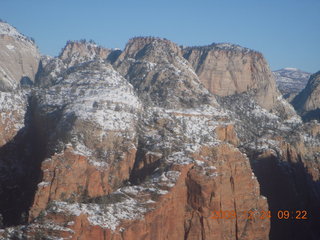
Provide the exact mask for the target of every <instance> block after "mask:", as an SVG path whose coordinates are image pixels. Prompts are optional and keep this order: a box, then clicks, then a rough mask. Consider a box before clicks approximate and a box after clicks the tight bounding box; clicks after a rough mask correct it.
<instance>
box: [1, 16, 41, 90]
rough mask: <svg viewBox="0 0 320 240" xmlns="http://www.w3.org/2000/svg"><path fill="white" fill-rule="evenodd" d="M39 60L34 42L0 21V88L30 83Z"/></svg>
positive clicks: (13, 87) (4, 88)
mask: <svg viewBox="0 0 320 240" xmlns="http://www.w3.org/2000/svg"><path fill="white" fill-rule="evenodd" d="M39 61H40V54H39V52H38V49H37V47H36V45H35V44H34V42H33V41H32V40H30V39H29V38H27V37H25V36H24V35H22V34H21V33H19V32H18V31H17V30H16V29H15V28H14V27H12V26H10V25H9V24H8V23H5V22H1V21H0V90H1V91H8V90H13V89H16V88H17V87H18V86H19V85H20V84H28V85H29V84H32V83H33V82H34V79H35V75H36V73H37V71H38V67H39Z"/></svg>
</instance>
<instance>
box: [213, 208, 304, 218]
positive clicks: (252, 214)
mask: <svg viewBox="0 0 320 240" xmlns="http://www.w3.org/2000/svg"><path fill="white" fill-rule="evenodd" d="M271 217H272V218H274V217H275V218H277V219H279V220H290V219H291V220H307V219H308V212H307V211H306V210H296V211H290V210H278V211H276V212H275V213H273V214H272V213H271V211H257V210H249V211H240V212H236V211H212V216H211V219H235V218H239V219H268V218H271Z"/></svg>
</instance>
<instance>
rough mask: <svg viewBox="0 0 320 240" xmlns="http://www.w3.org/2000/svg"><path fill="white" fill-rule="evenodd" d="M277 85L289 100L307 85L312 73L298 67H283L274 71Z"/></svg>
mask: <svg viewBox="0 0 320 240" xmlns="http://www.w3.org/2000/svg"><path fill="white" fill-rule="evenodd" d="M273 74H274V76H275V78H276V82H277V86H278V89H279V90H280V92H281V93H282V95H283V96H284V97H285V98H286V99H289V100H292V99H293V97H294V96H295V95H296V94H298V93H299V92H300V91H301V90H302V89H304V87H305V86H306V85H307V83H308V80H309V77H310V75H311V74H310V73H307V72H304V71H301V70H300V69H297V68H283V69H279V70H277V71H273Z"/></svg>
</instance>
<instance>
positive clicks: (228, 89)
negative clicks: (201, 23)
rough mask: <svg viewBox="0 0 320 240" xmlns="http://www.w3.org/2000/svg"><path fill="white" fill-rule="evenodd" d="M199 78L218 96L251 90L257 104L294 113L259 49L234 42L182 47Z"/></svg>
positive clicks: (286, 113)
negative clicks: (283, 98) (282, 99)
mask: <svg viewBox="0 0 320 240" xmlns="http://www.w3.org/2000/svg"><path fill="white" fill-rule="evenodd" d="M183 55H184V57H185V58H186V59H187V60H188V61H189V62H190V63H191V65H192V66H193V68H194V69H195V72H196V73H197V75H198V76H199V79H200V81H201V82H202V83H203V84H204V86H206V88H207V89H209V91H210V92H212V93H213V94H216V95H218V96H221V97H224V96H230V95H233V94H240V93H246V92H247V93H251V94H252V97H253V98H254V99H255V100H256V101H257V103H258V104H259V105H260V106H261V107H263V108H265V109H267V110H274V111H277V112H278V113H279V114H282V115H283V116H284V115H288V116H289V117H290V116H292V115H294V111H292V109H291V108H290V107H289V106H287V104H286V103H283V101H281V94H280V93H279V92H278V90H277V87H276V83H275V80H274V77H273V74H272V72H271V70H270V68H269V66H268V64H267V62H266V60H265V59H264V57H263V55H262V54H261V53H259V52H256V51H253V50H250V49H247V48H243V47H240V46H238V45H232V44H226V43H222V44H211V45H209V46H203V47H187V48H184V49H183Z"/></svg>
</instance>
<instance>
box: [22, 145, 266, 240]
mask: <svg viewBox="0 0 320 240" xmlns="http://www.w3.org/2000/svg"><path fill="white" fill-rule="evenodd" d="M194 157H195V158H196V159H199V160H198V162H197V164H188V165H174V166H172V167H171V170H174V171H179V172H180V175H179V178H178V179H177V182H176V183H175V185H174V186H173V187H172V188H171V189H170V190H169V192H168V193H166V194H164V195H160V196H158V197H157V198H154V197H151V196H149V197H148V198H150V197H151V198H150V199H149V200H151V199H153V201H154V202H153V203H152V204H151V205H150V207H149V209H148V211H147V212H146V214H144V215H143V218H142V219H137V220H133V221H128V220H123V221H121V223H120V224H119V225H118V226H117V227H116V229H115V230H114V231H112V230H110V229H106V228H103V227H101V226H97V225H96V226H94V225H92V223H90V222H89V221H88V216H87V215H86V214H80V215H78V216H75V215H68V214H63V212H60V213H59V212H58V213H48V215H47V216H46V217H45V220H44V222H42V226H45V225H46V224H48V223H49V222H53V223H54V224H55V225H57V226H60V227H62V226H64V227H65V228H64V230H63V231H62V230H61V229H60V230H55V231H53V232H48V230H46V229H44V228H42V230H41V231H40V232H41V234H44V235H46V234H48V235H50V236H59V237H70V238H71V239H83V240H85V239H115V240H116V239H119V240H120V239H121V240H131V239H159V240H160V239H161V240H162V239H181V237H183V238H184V239H190V240H192V239H230V238H238V239H268V232H269V228H270V225H269V224H270V219H269V218H264V219H261V212H263V211H268V205H267V201H266V199H265V198H263V197H261V196H260V193H259V184H258V182H257V180H256V178H255V177H254V175H253V173H252V171H251V168H250V165H249V161H248V159H247V158H246V157H245V156H244V155H243V154H242V153H240V152H239V151H238V150H237V149H235V148H233V147H231V146H228V145H225V144H222V145H220V146H217V147H214V148H203V149H202V150H201V151H200V152H199V153H197V154H195V155H194ZM80 163H81V160H80ZM45 164H46V163H45ZM74 170H75V171H76V170H77V169H76V168H75V169H74ZM75 174H76V173H75ZM60 176H61V177H62V176H64V175H60ZM53 184H54V183H53ZM60 189H65V187H64V186H58V187H57V188H56V190H55V191H56V192H59V191H60ZM44 192H46V190H45V188H39V189H38V193H37V199H38V200H36V202H40V200H41V198H44V199H46V200H47V197H46V196H44V195H45V194H44V195H42V194H41V193H44ZM136 197H138V198H142V196H136ZM57 200H58V199H57ZM35 208H37V206H36V205H34V207H33V208H32V209H31V211H33V212H35V211H34V209H35ZM249 211H253V212H254V215H252V216H249V215H250V214H249ZM216 212H223V213H227V212H228V213H234V214H236V216H234V217H232V218H230V219H228V217H227V216H221V217H220V219H218V218H216V219H214V217H215V216H217V215H215V214H214V213H216ZM37 221H40V218H39V217H38V219H36V222H37ZM68 223H69V225H68ZM56 229H58V228H56ZM27 232H28V235H29V236H32V235H33V234H36V233H35V232H39V228H36V227H35V226H32V225H30V226H29V227H28V230H27Z"/></svg>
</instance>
